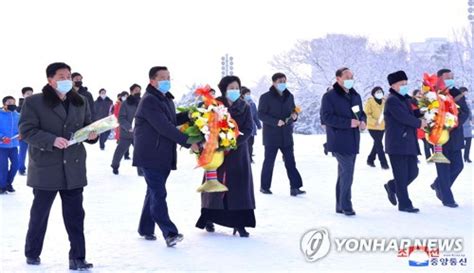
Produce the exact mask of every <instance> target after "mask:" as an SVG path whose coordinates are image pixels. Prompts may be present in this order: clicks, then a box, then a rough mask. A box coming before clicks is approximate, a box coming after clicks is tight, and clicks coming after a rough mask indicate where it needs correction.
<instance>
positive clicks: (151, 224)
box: [138, 168, 178, 238]
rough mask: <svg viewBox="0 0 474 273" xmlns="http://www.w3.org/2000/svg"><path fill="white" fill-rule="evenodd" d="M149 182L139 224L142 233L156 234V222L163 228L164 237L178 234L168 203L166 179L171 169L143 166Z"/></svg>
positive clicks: (139, 230)
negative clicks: (169, 212)
mask: <svg viewBox="0 0 474 273" xmlns="http://www.w3.org/2000/svg"><path fill="white" fill-rule="evenodd" d="M142 170H143V173H144V175H145V180H146V183H147V186H148V187H147V190H146V196H145V201H144V202H143V209H142V215H141V217H140V223H139V226H138V233H139V234H140V235H142V236H143V235H151V234H155V223H156V224H158V226H159V227H160V229H161V232H162V234H163V237H164V238H167V237H168V236H174V235H177V234H178V228H177V227H176V225H175V224H174V223H173V222H172V221H171V219H170V216H169V214H168V205H167V203H166V196H167V192H166V180H167V179H168V176H169V175H170V171H169V170H167V171H165V170H160V169H149V168H142Z"/></svg>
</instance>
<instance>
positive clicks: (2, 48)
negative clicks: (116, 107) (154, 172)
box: [0, 0, 468, 97]
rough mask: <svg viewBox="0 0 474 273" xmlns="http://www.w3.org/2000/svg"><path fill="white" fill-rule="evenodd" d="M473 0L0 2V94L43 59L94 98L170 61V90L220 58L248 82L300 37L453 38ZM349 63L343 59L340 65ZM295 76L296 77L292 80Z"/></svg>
mask: <svg viewBox="0 0 474 273" xmlns="http://www.w3.org/2000/svg"><path fill="white" fill-rule="evenodd" d="M467 2H468V1H467V0H449V1H448V0H397V1H394V0H339V1H338V0H292V1H289V0H272V1H263V0H239V1H226V0H219V1H217V0H186V1H185V0H183V1H179V0H168V1H163V0H133V1H132V0H114V1H104V0H102V1H99V0H81V1H69V0H29V1H21V0H14V1H0V95H2V97H3V96H4V95H6V94H13V95H15V96H19V95H20V89H21V87H23V86H27V85H29V86H32V87H33V88H35V91H36V92H39V91H40V89H41V87H42V86H43V85H44V84H45V82H46V79H45V68H46V66H47V65H48V64H49V63H51V62H55V61H64V62H66V63H68V64H70V65H71V66H72V69H73V71H79V72H81V73H82V75H83V76H84V84H85V85H86V86H88V87H89V90H90V91H91V92H92V93H93V95H94V97H96V96H97V92H98V90H99V88H101V87H104V88H106V89H107V90H108V91H109V92H110V95H111V97H112V96H113V97H115V94H116V93H118V92H119V91H122V90H128V87H129V86H130V85H131V84H132V83H134V82H137V83H139V84H140V85H142V86H145V85H146V84H147V79H148V78H147V76H148V70H149V68H150V67H151V66H154V65H166V66H168V68H169V69H170V71H171V77H172V92H173V93H175V94H176V95H178V96H179V97H180V96H181V94H183V92H184V90H186V89H185V87H186V86H187V85H192V84H193V83H209V84H211V85H212V86H216V85H217V82H218V81H219V79H220V57H221V56H222V55H224V54H225V53H230V54H231V55H232V56H234V58H235V74H236V75H238V76H240V77H241V79H242V81H243V83H244V84H246V85H250V86H251V85H252V84H253V83H254V82H255V81H256V80H258V79H259V78H260V77H261V76H264V75H271V74H272V72H273V71H272V69H271V67H270V66H269V64H268V63H269V61H270V60H271V59H272V58H273V56H274V55H275V54H278V53H280V52H282V51H285V50H289V49H291V47H292V45H293V44H294V43H295V42H296V41H297V40H298V39H311V38H319V37H323V36H324V35H325V34H327V33H343V34H351V35H363V36H366V37H368V38H369V39H370V40H371V41H372V42H376V43H381V42H385V41H389V40H392V41H397V40H399V39H400V38H404V39H406V40H407V41H408V42H418V41H423V40H424V39H425V38H428V37H445V38H448V39H449V38H451V37H452V33H453V30H455V29H460V28H463V27H466V26H468V21H467ZM341 65H343V64H341ZM290 82H291V79H290Z"/></svg>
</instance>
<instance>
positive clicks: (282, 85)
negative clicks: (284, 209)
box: [258, 73, 306, 196]
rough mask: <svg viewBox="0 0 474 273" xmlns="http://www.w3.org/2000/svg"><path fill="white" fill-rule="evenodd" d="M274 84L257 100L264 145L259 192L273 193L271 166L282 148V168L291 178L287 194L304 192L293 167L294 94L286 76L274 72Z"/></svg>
mask: <svg viewBox="0 0 474 273" xmlns="http://www.w3.org/2000/svg"><path fill="white" fill-rule="evenodd" d="M272 81H273V84H272V86H271V87H270V90H269V91H268V92H267V93H265V94H263V95H262V96H260V100H259V103H258V118H259V119H260V120H261V121H262V123H263V133H262V135H263V146H264V147H265V159H264V161H263V167H262V174H261V178H260V192H262V193H263V194H272V192H271V190H270V187H271V185H272V179H273V168H274V166H275V159H276V156H277V154H278V151H281V152H282V154H283V158H284V161H285V168H286V173H287V175H288V178H289V180H290V195H291V196H297V195H300V194H305V193H306V192H305V191H303V190H301V189H300V188H301V187H303V179H302V178H301V175H300V173H299V171H298V169H297V168H296V161H295V154H294V147H293V146H294V143H293V125H294V123H295V122H296V121H297V119H298V114H297V113H296V111H295V110H296V105H295V99H294V97H293V94H291V92H290V91H289V90H288V88H287V85H286V81H287V79H286V75H285V74H283V73H276V74H274V75H273V76H272Z"/></svg>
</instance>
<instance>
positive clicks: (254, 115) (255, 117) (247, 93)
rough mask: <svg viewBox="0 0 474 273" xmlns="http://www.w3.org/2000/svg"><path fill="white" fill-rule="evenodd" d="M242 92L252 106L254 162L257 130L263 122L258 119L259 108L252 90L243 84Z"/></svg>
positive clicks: (250, 149) (251, 147)
mask: <svg viewBox="0 0 474 273" xmlns="http://www.w3.org/2000/svg"><path fill="white" fill-rule="evenodd" d="M240 93H241V94H242V99H244V101H246V102H247V103H248V105H249V106H250V113H251V114H252V120H253V126H252V135H251V136H250V137H249V145H248V146H249V154H250V159H251V161H252V163H254V162H253V156H254V155H253V144H254V143H255V136H256V135H257V130H260V129H262V123H261V122H260V120H259V119H258V110H257V105H255V102H253V100H252V96H251V91H250V89H248V88H247V87H245V86H242V88H241V91H240Z"/></svg>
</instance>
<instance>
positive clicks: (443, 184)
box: [431, 69, 470, 208]
mask: <svg viewBox="0 0 474 273" xmlns="http://www.w3.org/2000/svg"><path fill="white" fill-rule="evenodd" d="M438 77H439V78H441V79H443V80H444V82H445V84H446V87H448V88H449V93H450V94H451V96H453V98H454V99H455V102H456V104H457V105H458V106H459V114H458V126H457V127H456V128H454V129H453V130H451V131H450V132H449V141H448V142H447V143H446V144H444V145H443V154H444V155H445V156H446V158H447V159H449V161H450V162H451V163H450V164H443V163H436V171H437V173H438V177H436V179H435V181H434V183H433V184H432V185H431V188H432V189H434V190H435V191H436V196H437V197H438V198H439V199H440V200H441V202H442V203H443V205H444V206H446V207H450V208H456V207H458V204H457V203H456V201H455V200H454V196H453V192H452V191H451V187H452V186H453V184H454V181H456V178H457V177H458V175H459V174H460V173H461V171H462V170H463V168H464V163H463V161H462V149H463V148H464V132H463V124H464V122H466V120H467V119H468V118H469V111H470V110H469V106H468V105H467V103H466V98H465V97H464V96H463V94H462V93H461V91H459V89H457V88H456V87H455V86H454V79H453V73H452V72H451V70H449V69H441V70H440V71H438Z"/></svg>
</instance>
